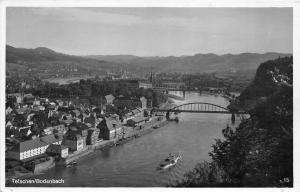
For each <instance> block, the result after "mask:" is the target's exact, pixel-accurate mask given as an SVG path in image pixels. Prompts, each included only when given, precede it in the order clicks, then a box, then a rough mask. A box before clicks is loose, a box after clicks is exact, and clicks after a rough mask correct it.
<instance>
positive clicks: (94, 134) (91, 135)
mask: <svg viewBox="0 0 300 192" xmlns="http://www.w3.org/2000/svg"><path fill="white" fill-rule="evenodd" d="M99 133H100V130H99V129H96V128H90V129H88V135H87V138H86V144H87V145H93V144H95V143H96V142H97V141H98V137H99Z"/></svg>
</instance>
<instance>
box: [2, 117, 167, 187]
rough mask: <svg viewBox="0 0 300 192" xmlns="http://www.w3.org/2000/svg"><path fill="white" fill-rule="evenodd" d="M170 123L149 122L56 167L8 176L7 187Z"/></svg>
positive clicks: (97, 144) (90, 147)
mask: <svg viewBox="0 0 300 192" xmlns="http://www.w3.org/2000/svg"><path fill="white" fill-rule="evenodd" d="M154 121H155V122H154ZM168 123H169V121H167V120H166V119H165V118H163V119H161V120H157V119H153V120H152V121H149V122H148V123H146V124H145V125H144V127H143V128H142V129H138V127H135V128H134V130H133V131H131V132H130V133H129V135H128V136H127V137H124V138H122V140H121V139H119V138H117V139H112V140H102V141H99V142H97V143H95V144H94V145H88V146H86V147H85V149H84V150H83V151H80V152H78V153H75V154H72V155H71V156H68V157H67V158H66V159H61V160H59V161H56V162H54V166H51V167H45V168H44V169H43V170H42V171H40V172H39V173H34V172H32V171H29V172H26V173H20V172H17V174H15V175H12V176H6V178H5V185H6V186H9V184H10V183H11V181H12V179H26V178H29V177H32V176H35V175H39V174H42V173H43V172H44V171H46V170H49V169H51V168H54V167H55V166H65V165H67V164H68V163H70V162H72V161H75V160H80V159H82V158H84V157H87V156H88V155H92V154H93V153H94V152H95V151H98V150H104V149H107V148H111V147H117V146H118V145H123V144H126V143H128V142H130V141H132V140H134V139H136V138H139V137H142V136H144V135H146V134H149V133H151V132H153V131H154V130H155V129H158V128H161V127H163V126H165V125H167V124H168Z"/></svg>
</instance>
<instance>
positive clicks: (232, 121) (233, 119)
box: [231, 113, 235, 124]
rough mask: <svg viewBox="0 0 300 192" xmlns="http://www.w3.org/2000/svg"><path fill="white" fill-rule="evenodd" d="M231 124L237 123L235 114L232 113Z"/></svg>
mask: <svg viewBox="0 0 300 192" xmlns="http://www.w3.org/2000/svg"><path fill="white" fill-rule="evenodd" d="M231 123H232V124H234V123H235V114H234V113H231Z"/></svg>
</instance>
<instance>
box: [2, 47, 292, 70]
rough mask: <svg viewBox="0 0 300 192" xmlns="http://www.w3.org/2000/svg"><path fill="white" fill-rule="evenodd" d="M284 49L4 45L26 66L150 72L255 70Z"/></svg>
mask: <svg viewBox="0 0 300 192" xmlns="http://www.w3.org/2000/svg"><path fill="white" fill-rule="evenodd" d="M290 55H291V54H284V53H265V54H258V53H241V54H236V55H233V54H225V55H216V54H196V55H193V56H178V57H175V56H168V57H139V56H134V55H90V56H74V55H67V54H62V53H59V52H56V51H53V50H51V49H48V48H45V47H38V48H35V49H25V48H15V47H12V46H9V45H7V46H6V62H7V64H8V65H13V66H14V67H15V66H16V65H19V66H22V67H27V68H31V69H34V68H43V69H46V70H47V69H49V70H54V69H55V68H57V70H59V68H60V67H62V66H66V65H72V66H76V67H78V68H80V69H82V70H83V72H86V71H87V70H88V71H90V72H91V71H92V73H93V74H97V73H105V72H107V71H108V70H109V71H117V70H119V71H120V70H127V71H128V72H133V73H140V74H141V73H148V72H150V71H153V72H185V73H195V72H203V73H208V72H222V71H245V70H256V69H257V68H258V66H259V64H260V63H262V62H264V61H267V60H270V59H275V58H278V57H284V56H290Z"/></svg>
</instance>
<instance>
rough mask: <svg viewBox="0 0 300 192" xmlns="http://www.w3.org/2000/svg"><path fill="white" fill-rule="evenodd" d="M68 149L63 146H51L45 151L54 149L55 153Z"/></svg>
mask: <svg viewBox="0 0 300 192" xmlns="http://www.w3.org/2000/svg"><path fill="white" fill-rule="evenodd" d="M67 148H68V147H67V146H65V145H53V144H51V145H50V146H49V147H48V148H47V150H48V149H52V150H53V149H54V150H55V151H61V150H64V149H67Z"/></svg>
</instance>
